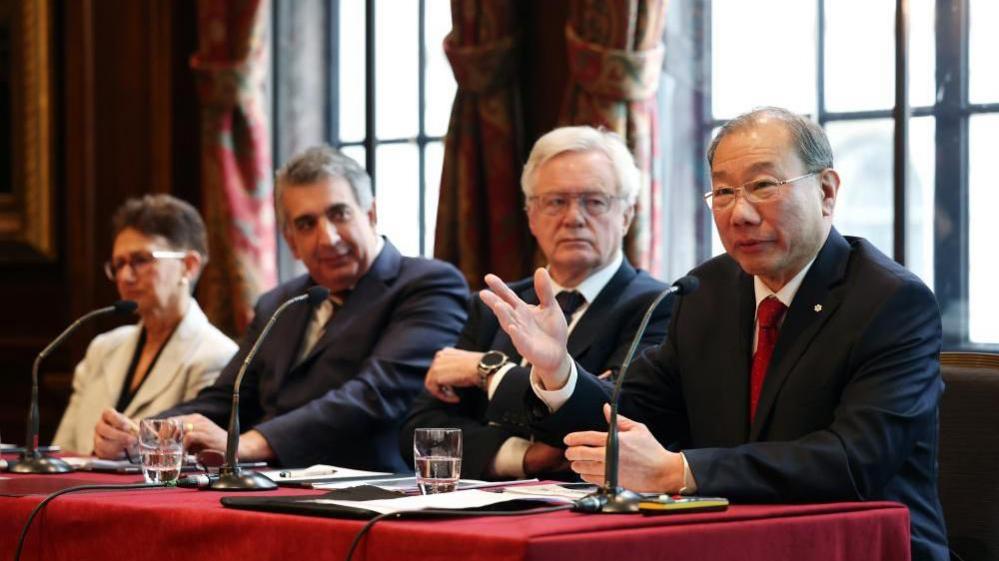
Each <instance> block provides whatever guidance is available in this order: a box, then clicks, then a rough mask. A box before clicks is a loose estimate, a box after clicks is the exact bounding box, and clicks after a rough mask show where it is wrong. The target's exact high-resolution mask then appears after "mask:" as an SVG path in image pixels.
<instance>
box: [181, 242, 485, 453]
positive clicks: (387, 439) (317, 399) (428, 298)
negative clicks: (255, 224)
mask: <svg viewBox="0 0 999 561" xmlns="http://www.w3.org/2000/svg"><path fill="white" fill-rule="evenodd" d="M314 284H315V283H314V282H313V281H312V279H311V278H309V277H308V276H307V275H305V276H301V277H298V278H295V279H293V280H290V281H288V282H286V283H284V284H282V285H280V286H278V287H277V288H275V289H274V290H271V291H270V292H268V293H266V294H264V295H263V296H261V297H260V300H259V302H258V303H257V306H256V316H255V317H254V320H253V323H252V324H251V325H250V327H249V329H248V330H247V333H246V335H245V336H244V338H243V341H242V343H241V344H240V349H239V352H237V353H236V356H234V357H233V358H232V361H231V362H230V363H229V364H228V366H226V368H225V369H224V370H223V371H222V374H221V375H220V376H219V378H218V380H217V381H216V383H215V385H213V386H209V387H208V388H206V389H205V390H203V391H202V392H201V393H200V394H198V396H197V397H196V398H194V399H193V400H191V401H189V402H187V403H184V404H181V405H179V406H177V407H175V408H173V409H171V410H169V411H167V412H165V413H164V414H163V415H164V416H169V415H181V414H187V413H201V414H203V415H205V416H206V417H208V418H209V419H211V420H212V421H214V422H215V423H217V424H218V425H219V426H222V427H225V426H227V425H228V418H229V410H230V404H231V402H232V387H233V383H234V382H235V378H236V374H237V372H238V371H239V368H240V366H241V365H242V362H243V359H244V358H245V357H246V354H247V352H249V349H250V347H252V345H253V342H254V341H256V339H257V336H258V335H259V334H260V331H261V329H263V326H264V325H265V324H266V322H267V321H268V320H269V319H270V317H271V314H273V313H274V311H275V310H276V309H277V307H278V306H279V305H280V304H281V303H283V302H284V301H286V300H288V299H289V298H292V297H294V296H297V295H299V294H303V293H304V292H305V291H306V290H308V288H309V287H311V286H313V285H314ZM467 298H468V288H467V286H466V284H465V281H464V278H463V277H462V276H461V274H459V273H458V271H457V269H455V268H454V267H452V266H451V265H449V264H446V263H443V262H440V261H433V260H428V259H418V258H409V257H403V256H401V255H400V254H399V251H398V250H397V249H396V248H395V247H394V246H393V245H392V244H391V243H389V242H387V241H386V243H385V247H384V248H383V249H382V251H381V253H380V254H379V255H378V257H377V258H376V259H375V261H374V263H372V265H371V269H370V270H369V271H368V272H367V273H366V274H365V275H364V276H363V277H361V279H360V280H359V281H358V283H357V286H355V287H354V290H353V291H351V293H350V295H349V296H348V297H347V299H346V301H345V302H344V305H343V307H342V308H341V309H339V310H337V311H336V313H335V314H334V315H333V318H332V319H331V320H330V322H329V324H327V329H326V332H325V334H324V335H323V336H322V338H320V339H319V341H318V342H317V343H316V345H315V347H314V348H313V349H312V351H311V352H310V353H309V355H308V356H307V357H306V358H305V359H304V360H303V361H302V362H301V363H299V364H297V365H296V364H294V363H295V359H296V358H297V357H298V355H299V345H300V343H301V341H302V339H303V334H304V332H305V328H306V326H307V324H308V323H309V320H310V318H311V313H312V312H311V309H310V308H309V306H308V305H307V304H305V303H303V304H301V305H296V306H293V307H291V308H289V309H288V310H287V311H286V312H285V313H284V314H282V316H281V317H280V318H279V319H278V320H277V323H275V324H274V327H273V329H272V330H271V332H270V334H269V335H268V338H267V339H266V340H265V341H264V343H263V344H262V345H261V347H260V350H259V351H258V352H257V355H256V357H254V360H253V362H252V364H251V365H250V368H249V369H248V370H247V373H246V376H245V377H244V378H243V383H242V386H241V388H240V425H241V426H242V427H243V428H244V430H245V429H248V428H253V429H255V430H257V431H259V432H260V433H261V434H263V436H264V437H265V438H266V439H267V442H268V443H269V444H270V446H271V448H273V450H274V452H275V453H276V454H277V458H278V462H279V463H280V464H282V465H286V466H308V465H311V464H316V463H327V464H334V465H340V466H345V467H353V468H360V469H370V470H380V471H392V472H398V471H409V470H410V469H411V468H412V466H408V467H407V466H406V465H405V464H403V463H402V459H401V458H400V457H399V453H398V446H397V442H398V432H399V425H400V423H401V421H402V418H403V415H404V414H405V413H406V411H407V410H408V409H409V406H410V405H411V403H412V401H413V398H414V397H415V396H416V395H417V393H418V392H419V391H420V389H421V388H422V387H423V375H424V373H425V372H426V371H427V368H428V367H429V366H430V361H431V359H432V358H433V355H434V352H436V350H437V349H439V348H441V347H445V346H448V345H451V344H453V343H454V341H455V340H456V339H457V337H458V333H459V331H460V330H461V326H462V324H463V323H464V321H465V317H466V316H465V305H466V302H467Z"/></svg>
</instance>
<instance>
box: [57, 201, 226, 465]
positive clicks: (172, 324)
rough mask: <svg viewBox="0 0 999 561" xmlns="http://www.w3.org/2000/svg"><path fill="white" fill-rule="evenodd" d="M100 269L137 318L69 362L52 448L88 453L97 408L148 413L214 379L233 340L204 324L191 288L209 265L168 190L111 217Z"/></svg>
mask: <svg viewBox="0 0 999 561" xmlns="http://www.w3.org/2000/svg"><path fill="white" fill-rule="evenodd" d="M112 226H113V232H114V248H113V251H112V254H111V259H110V260H109V261H108V262H107V263H105V264H104V272H105V273H106V274H107V276H108V278H109V279H110V280H111V281H112V282H113V283H115V286H116V287H117V288H118V294H119V295H120V296H121V298H122V299H125V300H134V301H135V302H136V303H137V304H138V309H137V311H136V313H137V314H138V315H139V323H138V324H136V325H127V326H123V327H119V328H117V329H114V330H112V331H109V332H107V333H104V334H101V335H98V336H97V337H96V338H95V339H94V340H93V342H91V343H90V346H89V347H88V348H87V354H86V357H84V359H83V361H82V362H80V364H78V365H77V367H76V372H75V374H74V376H73V394H72V396H70V399H69V406H68V407H67V408H66V413H65V414H64V415H63V418H62V421H61V422H60V423H59V430H58V431H56V435H55V439H54V440H53V443H54V444H57V445H59V446H61V447H62V448H63V449H64V450H72V451H74V452H77V453H80V454H90V453H92V452H93V449H94V439H95V438H98V437H97V436H96V435H95V433H94V426H95V425H96V424H97V421H98V420H99V418H100V416H101V414H102V412H103V411H104V410H105V409H106V408H113V409H115V410H117V411H120V412H122V413H123V414H124V415H126V416H127V417H130V418H135V419H139V418H143V417H148V416H151V415H155V414H157V413H159V412H160V411H164V410H166V409H169V408H170V407H173V406H174V405H176V404H178V403H180V402H182V401H186V400H188V399H191V398H193V397H194V396H195V395H196V394H197V393H198V392H199V391H200V390H201V389H202V388H204V387H205V386H207V385H209V384H211V383H212V382H214V381H215V378H216V377H217V376H218V374H219V371H221V369H222V367H224V366H225V365H226V363H228V362H229V359H230V358H232V355H233V354H235V352H236V348H237V347H236V344H235V343H234V342H233V341H232V340H231V339H229V338H228V337H226V336H225V335H224V334H222V332H221V331H219V330H218V329H216V328H215V327H214V326H212V324H211V323H209V322H208V319H207V318H206V317H205V314H204V312H202V311H201V308H200V307H199V306H198V303H197V302H196V301H195V300H194V298H193V297H192V295H191V293H192V291H193V286H194V283H195V282H196V281H197V279H198V275H199V274H200V273H201V269H202V267H203V266H204V265H205V263H206V262H207V261H208V243H207V236H206V234H205V225H204V223H203V222H202V220H201V216H200V215H199V214H198V211H197V210H195V209H194V207H192V206H191V205H189V204H187V203H186V202H184V201H181V200H179V199H176V198H174V197H171V196H170V195H146V196H144V197H142V198H135V199H130V200H128V201H126V202H125V204H123V205H122V206H121V207H120V208H119V209H118V210H117V211H116V212H115V215H114V218H113V220H112Z"/></svg>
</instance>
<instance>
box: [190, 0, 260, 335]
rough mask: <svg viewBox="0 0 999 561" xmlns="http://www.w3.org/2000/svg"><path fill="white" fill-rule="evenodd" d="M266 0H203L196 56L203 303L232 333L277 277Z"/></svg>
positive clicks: (218, 323) (193, 61) (243, 325)
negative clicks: (205, 254) (206, 255)
mask: <svg viewBox="0 0 999 561" xmlns="http://www.w3.org/2000/svg"><path fill="white" fill-rule="evenodd" d="M268 13H269V8H268V2H267V0H199V1H198V52H197V53H196V54H195V55H194V56H193V57H192V59H191V67H192V68H193V69H194V70H195V73H196V76H197V86H198V95H199V99H200V102H201V127H202V128H201V182H202V194H203V201H202V203H203V204H202V212H203V214H204V218H205V223H206V226H207V227H208V238H209V239H208V242H209V250H210V253H211V261H210V264H209V266H208V267H207V268H206V270H205V272H204V274H203V276H202V280H201V282H200V287H199V296H200V298H199V300H200V302H202V305H203V306H204V307H205V309H206V311H207V313H208V316H209V317H210V318H211V320H212V322H213V323H214V324H215V325H216V326H218V327H219V328H220V329H222V330H223V331H226V332H227V333H230V334H238V333H242V332H243V330H244V329H245V328H246V326H247V325H248V324H249V322H250V320H251V319H252V314H253V303H254V302H255V301H256V298H257V296H258V295H259V294H260V293H261V292H263V291H265V290H267V289H269V288H271V287H272V286H274V284H275V283H276V280H277V270H276V258H275V252H276V248H275V236H274V232H275V224H274V207H273V193H272V188H273V186H272V184H271V157H270V140H269V133H268V125H267V119H266V112H265V110H264V97H263V93H264V85H265V83H264V81H265V78H266V73H267V63H266V43H265V41H266V36H265V34H266V30H267V14H268Z"/></svg>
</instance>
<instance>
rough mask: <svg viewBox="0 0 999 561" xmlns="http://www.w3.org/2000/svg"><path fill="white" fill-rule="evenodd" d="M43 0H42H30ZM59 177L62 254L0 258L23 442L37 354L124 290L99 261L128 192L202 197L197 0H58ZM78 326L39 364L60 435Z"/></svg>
mask: <svg viewBox="0 0 999 561" xmlns="http://www.w3.org/2000/svg"><path fill="white" fill-rule="evenodd" d="M25 1H35V0H25ZM50 1H52V8H53V10H52V17H53V45H52V53H53V61H52V68H53V88H54V90H55V91H53V92H52V102H53V106H54V107H53V109H54V118H53V123H54V126H53V139H54V146H53V147H52V149H53V155H54V157H53V160H52V161H53V168H54V169H53V177H54V183H55V184H54V187H53V190H54V200H55V222H56V228H57V239H58V255H57V258H56V260H55V262H53V263H42V264H20V265H9V264H8V265H3V266H2V268H0V309H2V310H4V312H3V317H4V320H3V321H2V322H0V383H2V387H3V391H2V392H0V437H2V438H3V440H4V441H5V442H7V441H13V442H21V441H22V440H23V438H24V437H23V432H24V418H25V416H26V413H27V402H28V398H29V391H30V375H31V364H32V362H33V360H34V357H35V355H36V354H37V353H38V351H40V350H41V349H42V348H43V347H44V346H45V345H46V344H47V343H48V341H50V340H51V339H52V338H54V337H55V336H56V335H57V334H58V333H59V332H60V331H61V330H62V329H63V328H65V327H66V326H67V325H69V323H70V322H71V321H73V319H75V318H76V317H77V316H79V315H82V314H83V313H85V312H86V311H88V310H90V309H93V308H95V307H97V306H100V305H105V304H106V303H108V302H111V301H113V300H114V299H116V297H117V295H116V292H115V290H114V287H113V286H112V285H111V283H109V282H108V281H107V280H105V279H104V276H103V273H102V272H101V263H102V262H103V261H104V259H106V258H107V256H108V255H109V254H110V251H111V236H110V225H109V221H110V218H111V215H112V213H113V212H114V209H115V208H116V207H117V206H118V205H119V204H120V203H121V202H122V201H124V200H125V199H126V198H128V197H131V196H136V195H141V194H144V193H150V192H172V193H174V194H176V195H177V196H180V197H182V198H184V199H187V200H189V201H190V202H192V203H194V204H195V205H196V206H200V204H199V203H200V199H201V192H200V187H199V163H198V157H199V156H198V150H199V126H198V106H197V99H196V98H195V89H194V79H193V75H192V73H191V71H190V69H189V67H188V61H189V59H190V56H191V54H193V52H194V50H195V48H196V40H197V39H196V38H197V35H196V27H195V24H196V21H195V18H196V6H195V0H143V1H141V2H136V1H134V0H50ZM114 325H115V322H114V321H113V320H109V321H104V322H101V321H98V322H95V324H94V325H92V326H88V327H87V328H84V329H81V332H80V333H78V334H77V335H75V336H74V337H73V338H71V339H70V340H69V341H68V342H67V344H66V345H65V347H63V348H62V349H60V350H59V351H57V352H56V353H55V354H54V355H53V356H52V357H51V358H50V359H48V360H47V361H46V362H45V363H44V364H43V366H42V373H43V374H42V391H41V404H42V413H41V414H42V431H41V433H42V434H41V438H42V440H43V441H47V440H49V439H51V437H52V434H53V432H54V430H55V426H56V425H57V423H58V421H59V418H60V416H61V413H62V409H63V408H64V407H65V403H66V398H67V397H68V395H69V390H70V383H71V379H72V369H73V367H74V365H75V364H76V363H77V362H78V361H79V360H80V359H81V358H82V356H83V352H84V351H85V349H86V346H87V343H88V342H89V341H90V339H91V338H92V337H93V336H94V335H96V334H97V333H99V332H101V331H104V330H107V329H110V328H111V327H113V326H114Z"/></svg>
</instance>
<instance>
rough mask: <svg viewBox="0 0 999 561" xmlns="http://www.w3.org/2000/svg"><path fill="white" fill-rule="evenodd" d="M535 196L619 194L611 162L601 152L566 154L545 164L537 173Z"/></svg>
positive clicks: (563, 153)
mask: <svg viewBox="0 0 999 561" xmlns="http://www.w3.org/2000/svg"><path fill="white" fill-rule="evenodd" d="M534 179H535V185H534V194H535V195H542V194H546V193H606V194H610V195H613V194H615V193H616V192H617V180H616V177H615V175H614V166H613V164H612V163H611V160H610V158H609V157H608V156H607V155H606V154H604V153H603V152H601V151H599V150H587V151H565V152H561V153H559V154H557V155H555V156H552V157H551V158H549V159H547V160H545V162H544V163H542V164H541V165H540V166H538V169H537V170H535V172H534Z"/></svg>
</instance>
